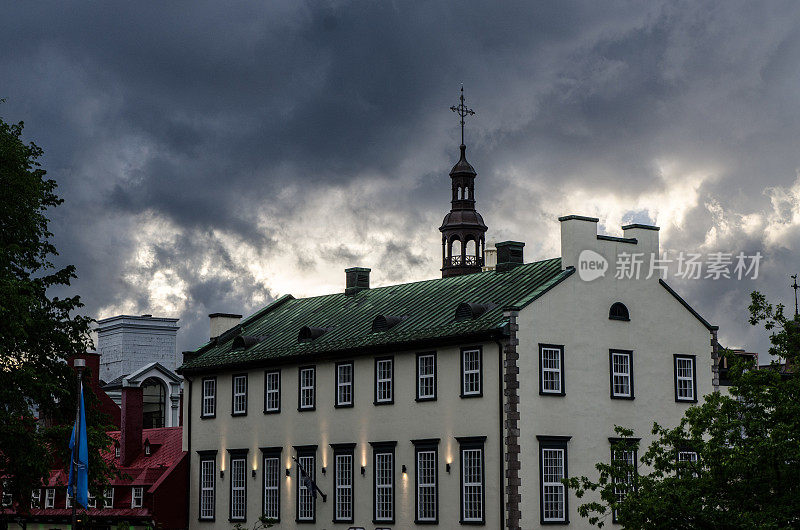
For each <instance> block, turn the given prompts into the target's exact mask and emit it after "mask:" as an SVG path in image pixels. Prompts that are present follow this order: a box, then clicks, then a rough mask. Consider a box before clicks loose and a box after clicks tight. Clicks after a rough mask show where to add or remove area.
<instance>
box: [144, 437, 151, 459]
mask: <svg viewBox="0 0 800 530" xmlns="http://www.w3.org/2000/svg"><path fill="white" fill-rule="evenodd" d="M144 454H145V455H147V456H150V441H149V440H145V442H144Z"/></svg>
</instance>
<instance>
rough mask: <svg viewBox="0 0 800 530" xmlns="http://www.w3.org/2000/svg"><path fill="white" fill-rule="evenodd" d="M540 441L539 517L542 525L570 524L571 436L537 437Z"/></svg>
mask: <svg viewBox="0 0 800 530" xmlns="http://www.w3.org/2000/svg"><path fill="white" fill-rule="evenodd" d="M536 439H537V440H539V482H540V484H539V516H540V518H541V523H542V524H546V523H568V522H569V518H568V514H569V512H568V511H567V492H566V489H565V487H564V484H563V483H562V482H561V480H562V479H564V478H566V477H567V442H568V441H569V439H570V437H569V436H537V437H536Z"/></svg>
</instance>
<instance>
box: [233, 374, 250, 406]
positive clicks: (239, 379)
mask: <svg viewBox="0 0 800 530" xmlns="http://www.w3.org/2000/svg"><path fill="white" fill-rule="evenodd" d="M232 383H233V384H232V385H231V387H232V391H233V397H232V402H233V407H231V415H232V416H244V415H246V414H247V374H241V375H234V376H233V382H232Z"/></svg>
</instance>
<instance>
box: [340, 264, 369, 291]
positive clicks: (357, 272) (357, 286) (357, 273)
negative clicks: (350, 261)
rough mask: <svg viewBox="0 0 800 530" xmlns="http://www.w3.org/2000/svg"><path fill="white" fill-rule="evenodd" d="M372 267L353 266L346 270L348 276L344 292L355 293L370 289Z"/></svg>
mask: <svg viewBox="0 0 800 530" xmlns="http://www.w3.org/2000/svg"><path fill="white" fill-rule="evenodd" d="M370 270H371V269H365V268H364V267H351V268H349V269H345V270H344V274H345V277H346V283H345V289H344V294H345V295H347V296H350V295H354V294H356V293H358V292H360V291H366V290H367V289H369V273H370Z"/></svg>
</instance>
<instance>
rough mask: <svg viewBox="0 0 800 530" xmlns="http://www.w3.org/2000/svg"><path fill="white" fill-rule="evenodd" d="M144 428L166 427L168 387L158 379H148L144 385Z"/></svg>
mask: <svg viewBox="0 0 800 530" xmlns="http://www.w3.org/2000/svg"><path fill="white" fill-rule="evenodd" d="M141 388H142V427H143V428H145V429H160V428H162V427H166V412H167V387H166V385H165V384H164V382H163V381H161V380H160V379H159V378H157V377H148V378H147V379H145V381H144V382H143V383H142V386H141Z"/></svg>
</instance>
